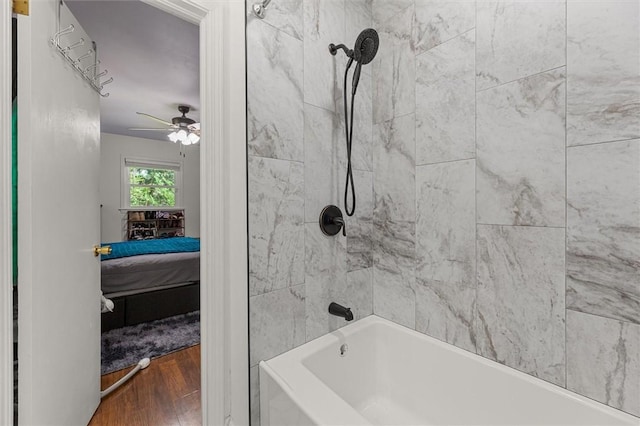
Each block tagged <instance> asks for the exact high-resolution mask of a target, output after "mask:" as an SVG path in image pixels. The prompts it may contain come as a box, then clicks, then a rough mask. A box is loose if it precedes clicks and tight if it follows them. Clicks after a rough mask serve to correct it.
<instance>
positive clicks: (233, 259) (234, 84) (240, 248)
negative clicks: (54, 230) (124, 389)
mask: <svg viewBox="0 0 640 426" xmlns="http://www.w3.org/2000/svg"><path fill="white" fill-rule="evenodd" d="M154 3H155V5H156V6H158V7H160V8H162V9H163V10H167V11H171V13H174V14H177V15H179V16H182V17H186V18H188V19H190V20H192V21H201V23H202V25H201V40H202V41H203V42H204V45H205V46H209V47H210V48H208V49H202V50H201V57H203V58H204V60H203V63H206V67H205V70H204V71H203V76H202V77H201V81H203V82H204V84H203V86H204V87H205V88H216V89H217V93H220V94H221V96H219V97H218V98H217V99H213V97H212V96H211V95H210V93H213V92H214V90H203V93H205V95H204V96H203V108H202V110H203V114H206V116H207V117H206V118H205V119H203V120H202V121H203V123H211V124H212V125H211V127H209V128H207V127H204V128H203V133H204V135H203V139H206V138H207V137H206V136H205V135H207V134H208V135H209V140H210V142H211V145H210V146H207V145H206V144H203V149H202V152H201V155H202V160H201V164H205V165H207V166H208V167H210V166H213V167H212V168H211V169H208V170H202V168H201V175H202V177H203V179H202V181H203V188H202V189H201V191H202V192H203V200H204V202H203V206H202V207H201V212H202V213H203V216H204V215H207V216H210V217H211V220H210V221H206V220H204V219H203V222H205V223H208V225H206V226H205V227H203V229H202V233H203V238H202V240H203V241H202V245H203V248H202V253H203V257H205V258H206V260H204V261H203V264H202V271H201V274H202V276H203V279H202V282H203V283H204V282H205V278H204V277H209V280H208V281H209V282H210V283H211V284H210V285H203V288H202V290H201V293H202V301H203V305H204V306H211V307H212V309H211V310H210V314H207V313H206V311H205V313H204V314H203V318H202V323H203V348H202V352H203V353H202V357H203V359H205V360H206V362H204V363H203V371H202V377H203V401H204V404H203V417H204V419H208V420H206V422H207V423H213V424H222V422H223V421H224V420H223V419H224V418H227V419H229V418H230V417H229V416H230V415H231V414H233V418H235V419H236V420H237V421H238V423H240V424H244V423H246V422H245V421H243V420H242V419H243V418H245V417H246V414H245V411H248V410H245V408H246V407H247V404H246V401H245V400H246V399H247V392H246V382H247V380H243V376H244V377H245V378H246V375H247V372H246V357H245V356H244V355H245V354H246V346H247V341H246V334H247V333H246V273H247V271H246V220H245V219H243V218H246V191H245V189H246V180H245V170H246V165H245V159H246V157H245V152H246V150H245V141H246V136H245V125H244V120H245V95H244V86H245V84H244V34H243V32H244V31H243V29H244V25H242V24H243V23H244V4H243V3H241V2H238V1H228V2H212V3H202V2H192V1H180V2H173V1H162V0H158V1H155V2H154ZM6 6H7V5H6V4H5V5H3V7H2V13H1V14H0V18H2V24H1V25H0V30H1V31H2V34H3V35H4V34H5V33H8V31H6V30H7V24H8V23H10V17H11V14H10V10H9V9H8V7H6ZM7 35H8V34H7ZM8 40H10V37H5V38H3V43H6V44H8V43H7V41H8ZM8 52H10V49H6V46H5V49H4V50H3V55H4V56H3V62H2V64H3V69H2V71H3V72H2V76H3V77H6V76H7V75H9V73H8V72H7V69H8V67H5V64H6V65H8V64H10V60H9V58H7V57H6V56H7V55H6V53H8ZM229 52H234V53H229ZM4 59H7V60H6V61H4ZM238 76H241V77H242V80H238V78H236V77H238ZM5 90H6V87H3V88H2V93H1V94H2V95H3V96H4V95H8V94H7V93H6V92H5ZM3 99H8V96H6V97H3ZM7 106H8V102H3V104H2V108H1V111H2V122H3V123H4V124H8V120H9V119H10V114H9V112H10V108H7ZM4 129H5V130H6V131H3V134H2V139H3V142H4V141H5V140H6V141H8V136H9V135H8V130H9V129H10V126H9V125H7V126H5V127H4ZM7 146H10V144H4V143H3V144H2V147H3V148H2V150H3V151H2V154H3V155H2V158H3V159H5V158H10V156H8V155H7V153H8V152H7V150H6V147H7ZM230 164H233V168H232V167H231V166H230ZM5 170H6V169H5ZM1 183H2V185H1V186H0V192H1V194H0V195H2V197H0V199H1V200H2V205H1V207H2V211H3V213H5V212H7V213H8V210H9V208H10V203H7V202H6V200H8V199H9V197H8V195H10V191H9V188H10V186H9V185H8V184H7V183H8V181H7V179H6V178H5V176H4V174H3V176H2V181H1ZM205 188H208V189H209V190H208V191H204V189H205ZM4 217H5V218H6V217H10V216H9V215H8V214H7V215H4ZM205 228H206V229H205ZM10 229H11V227H10V224H9V223H5V222H3V226H2V229H1V230H0V232H1V233H2V236H3V237H4V236H5V235H7V236H8V235H9V232H10ZM232 235H233V238H231V236H232ZM204 236H206V237H204ZM6 241H10V239H9V238H3V239H2V242H3V243H2V244H3V246H2V248H3V250H2V253H3V255H2V258H3V259H2V262H3V265H4V264H5V263H4V262H5V261H6V260H7V258H9V259H10V254H11V249H10V247H7V250H4V249H5V242H6ZM241 241H243V243H240V242H241ZM205 253H206V254H211V256H206V255H205ZM5 254H6V255H5ZM7 270H10V269H4V268H3V272H4V271H7ZM6 278H8V277H5V275H4V274H3V283H5V279H6ZM6 282H7V283H10V279H7V280H6ZM216 283H218V285H215V284H216ZM234 284H235V285H234ZM5 288H10V287H9V286H8V287H5ZM10 300H11V297H8V298H4V300H3V304H2V307H1V310H2V316H1V318H2V323H1V324H0V325H1V326H2V328H3V331H6V333H3V336H7V337H8V339H3V340H2V347H3V351H2V352H1V353H2V359H1V360H2V365H3V369H2V373H3V377H10V371H11V362H10V360H11V357H10V356H6V354H10V353H11V351H10V350H6V349H9V348H10V347H11V336H12V332H11V321H10V318H11V316H10V303H9V304H6V303H4V301H9V302H10ZM232 307H233V308H232ZM216 308H219V309H216ZM243 312H244V314H243ZM23 314H25V315H27V317H30V316H32V315H34V313H33V312H28V310H27V311H26V312H23ZM230 318H234V320H232V321H230ZM236 319H237V320H236ZM231 323H233V325H231ZM26 329H28V327H25V328H23V331H24V330H26ZM232 330H233V332H231V331H232ZM216 341H218V342H223V341H224V342H225V344H224V345H216V344H215V342H216ZM234 354H235V355H234ZM38 356H39V354H37V353H34V358H37V357H38ZM243 365H244V367H243ZM229 370H230V371H233V372H234V373H233V374H234V377H233V380H231V378H230V376H229V375H228V374H225V373H224V372H225V371H229ZM236 371H237V374H236V373H235V372H236ZM39 379H40V380H44V379H45V378H44V377H40V378H39ZM2 383H3V384H8V386H4V387H3V388H2V391H0V397H2V402H3V404H2V410H1V412H0V416H1V417H2V419H3V423H7V424H10V422H11V412H10V411H11V410H10V409H8V408H9V407H11V404H10V401H11V396H10V395H11V389H10V384H11V381H10V380H3V381H2ZM60 385H61V386H62V385H64V384H62V383H61V384H60ZM243 388H244V390H243ZM7 401H9V403H8V404H7ZM232 401H233V403H232ZM232 407H233V409H232ZM7 419H8V421H5V420H7ZM215 419H218V420H215ZM25 421H26V420H25Z"/></svg>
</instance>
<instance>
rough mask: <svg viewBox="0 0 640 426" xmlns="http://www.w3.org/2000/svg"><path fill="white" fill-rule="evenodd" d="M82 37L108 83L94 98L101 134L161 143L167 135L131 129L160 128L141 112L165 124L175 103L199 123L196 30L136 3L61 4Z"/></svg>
mask: <svg viewBox="0 0 640 426" xmlns="http://www.w3.org/2000/svg"><path fill="white" fill-rule="evenodd" d="M66 4H67V5H68V6H69V9H70V10H71V12H72V13H73V14H74V15H75V17H76V18H77V19H78V22H80V25H82V27H83V28H84V30H85V31H86V32H87V34H88V35H89V36H90V37H91V38H92V39H93V40H94V41H95V42H96V43H97V47H98V49H97V51H98V59H99V60H100V62H101V65H100V66H101V70H104V69H107V70H108V71H109V74H108V75H107V77H105V78H108V77H109V76H111V77H113V79H114V81H113V83H111V84H109V85H107V86H105V89H104V92H108V93H110V95H109V97H108V98H101V100H100V117H101V119H100V121H101V127H102V129H101V131H102V132H105V133H115V134H118V135H128V136H134V137H140V138H147V139H157V140H162V141H167V140H168V139H167V133H168V132H167V133H164V132H153V131H132V130H127V129H128V128H129V127H144V128H162V127H163V125H162V124H161V123H157V122H156V121H153V120H151V119H149V118H147V117H144V116H139V115H137V114H136V112H144V113H147V114H151V115H153V116H156V117H159V118H162V119H164V120H167V121H171V118H172V117H176V116H178V115H180V113H179V112H178V105H188V106H190V107H192V110H191V112H190V113H189V114H188V115H187V116H188V117H189V118H192V119H194V120H196V122H199V121H200V113H199V109H200V96H199V90H200V85H199V32H198V26H197V25H194V24H191V23H189V22H186V21H183V20H181V19H180V18H177V17H175V16H172V15H169V14H168V13H165V12H162V11H160V10H159V9H156V8H155V7H153V6H149V5H147V4H145V3H142V2H141V1H137V0H127V1H114V0H111V1H104V0H66Z"/></svg>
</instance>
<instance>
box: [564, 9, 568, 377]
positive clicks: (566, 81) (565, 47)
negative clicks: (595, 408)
mask: <svg viewBox="0 0 640 426" xmlns="http://www.w3.org/2000/svg"><path fill="white" fill-rule="evenodd" d="M564 22H565V23H564V64H565V67H566V68H565V73H564V81H565V85H564V251H563V254H564V294H563V300H564V388H565V389H566V388H567V386H568V383H567V381H568V378H569V374H568V372H567V371H568V369H569V368H568V365H569V362H568V361H569V358H568V352H569V351H568V349H567V346H568V343H569V342H568V338H567V330H568V327H567V249H568V244H567V242H568V240H567V239H568V231H567V229H568V227H569V218H568V209H567V203H568V201H569V161H568V156H567V153H568V148H567V144H568V136H567V122H568V115H567V98H568V96H569V85H568V82H569V53H568V52H569V13H568V2H567V1H565V3H564Z"/></svg>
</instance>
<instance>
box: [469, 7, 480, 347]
mask: <svg viewBox="0 0 640 426" xmlns="http://www.w3.org/2000/svg"><path fill="white" fill-rule="evenodd" d="M473 11H474V20H475V21H474V27H473V28H474V30H475V35H474V37H473V89H474V90H473V91H474V93H473V102H474V105H473V118H474V121H473V125H474V128H473V132H474V134H473V152H474V158H475V161H474V163H473V202H474V204H473V208H474V212H473V215H474V220H473V221H474V223H475V226H474V232H473V243H474V245H473V250H474V253H473V255H474V260H475V261H474V271H473V282H474V284H475V286H474V287H475V288H474V292H475V296H474V300H473V305H474V308H473V324H472V330H471V332H472V336H475V337H474V346H475V353H476V354H477V353H478V334H477V332H476V331H477V329H478V321H479V319H478V263H479V262H478V165H477V163H478V77H477V75H478V74H477V73H478V2H477V1H475V2H474V7H473Z"/></svg>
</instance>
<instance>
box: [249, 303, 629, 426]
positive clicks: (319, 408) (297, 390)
mask: <svg viewBox="0 0 640 426" xmlns="http://www.w3.org/2000/svg"><path fill="white" fill-rule="evenodd" d="M345 344H346V345H347V346H348V348H347V350H346V353H345V354H344V356H341V354H340V351H341V350H340V348H341V346H342V345H345ZM260 415H261V424H262V426H286V425H290V426H302V425H345V426H356V425H492V426H497V425H536V426H543V425H563V426H568V425H580V426H586V425H598V426H604V425H635V426H637V425H640V419H639V418H637V417H634V416H631V415H628V414H625V413H623V412H621V411H618V410H615V409H613V408H610V407H607V406H606V405H603V404H600V403H598V402H595V401H592V400H590V399H588V398H584V397H582V396H579V395H577V394H575V393H572V392H568V391H566V390H565V389H562V388H560V387H558V386H555V385H552V384H550V383H547V382H545V381H543V380H540V379H536V378H534V377H531V376H529V375H527V374H524V373H521V372H519V371H516V370H513V369H511V368H508V367H505V366H503V365H500V364H498V363H495V362H492V361H489V360H486V359H484V358H482V357H480V356H477V355H474V354H472V353H469V352H466V351H463V350H461V349H458V348H456V347H454V346H452V345H448V344H446V343H443V342H441V341H439V340H436V339H433V338H430V337H428V336H425V335H423V334H421V333H417V332H415V331H413V330H410V329H408V328H405V327H401V326H398V325H396V324H394V323H392V322H389V321H387V320H384V319H382V318H379V317H376V316H373V315H372V316H370V317H367V318H365V319H363V320H360V321H358V322H356V323H354V324H350V325H348V326H347V327H344V328H342V329H340V330H338V331H335V332H333V333H331V334H328V335H325V336H323V337H320V338H318V339H316V340H313V341H311V342H309V343H307V344H305V345H302V346H300V347H298V348H296V349H293V350H291V351H289V352H286V353H284V354H282V355H280V356H277V357H275V358H273V359H271V360H269V361H266V362H264V361H263V362H261V363H260Z"/></svg>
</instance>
